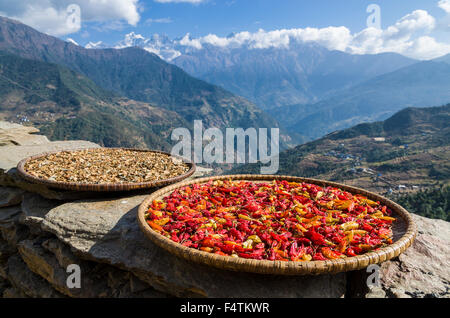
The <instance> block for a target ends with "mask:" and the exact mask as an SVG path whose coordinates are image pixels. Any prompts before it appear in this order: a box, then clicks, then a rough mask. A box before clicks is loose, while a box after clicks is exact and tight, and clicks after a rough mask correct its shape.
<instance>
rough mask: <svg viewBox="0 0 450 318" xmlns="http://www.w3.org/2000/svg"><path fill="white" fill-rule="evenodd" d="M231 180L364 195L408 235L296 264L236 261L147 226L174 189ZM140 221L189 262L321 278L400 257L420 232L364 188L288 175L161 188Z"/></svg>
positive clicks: (399, 209) (397, 210)
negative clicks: (158, 202) (153, 209)
mask: <svg viewBox="0 0 450 318" xmlns="http://www.w3.org/2000/svg"><path fill="white" fill-rule="evenodd" d="M230 179H231V180H247V181H272V180H274V179H275V180H287V181H294V182H307V183H313V184H317V185H321V186H334V187H339V188H340V189H343V190H345V191H348V192H351V193H352V194H362V195H365V196H366V197H368V198H369V199H371V200H374V199H375V200H376V201H380V202H381V203H382V204H384V205H387V206H388V207H389V208H390V209H391V210H392V211H393V212H394V213H395V214H397V216H398V217H401V218H402V219H403V221H404V222H405V224H406V232H405V233H404V234H403V235H402V236H401V237H400V238H399V239H398V240H397V241H395V242H394V243H393V244H391V245H389V246H387V247H383V248H380V249H379V250H377V251H370V252H368V253H365V254H362V255H358V256H353V257H347V258H343V259H334V260H325V261H304V262H294V261H270V260H254V259H245V258H234V257H230V256H222V255H217V254H212V253H208V252H204V251H200V250H197V249H194V248H189V247H185V246H182V245H181V244H178V243H176V242H174V241H172V240H171V239H169V238H167V237H165V236H163V235H161V234H160V233H158V232H156V231H154V230H153V229H152V228H151V227H150V226H149V225H148V224H147V222H146V220H145V213H146V211H147V210H148V207H149V205H150V204H151V202H153V200H155V199H159V198H161V197H162V196H165V195H167V194H169V193H170V192H172V191H173V190H175V189H178V188H180V187H183V186H186V185H192V184H198V183H205V182H208V181H210V180H230ZM137 219H138V223H139V226H140V228H141V230H142V231H143V232H144V234H145V235H146V236H147V237H148V238H149V239H150V240H151V241H152V242H153V243H155V244H156V245H158V246H159V247H161V248H163V249H165V250H167V251H168V252H170V253H172V254H175V255H176V256H178V257H181V258H184V259H186V260H188V261H193V262H196V263H200V264H203V265H208V266H212V267H215V268H219V269H224V270H231V271H239V272H251V273H258V274H272V275H318V274H331V273H338V272H345V271H352V270H359V269H363V268H366V267H367V266H368V265H370V264H378V263H381V262H384V261H386V260H389V259H392V258H394V257H397V256H398V255H400V254H401V253H402V252H404V251H405V250H406V249H407V248H408V247H409V246H410V245H411V244H412V243H413V241H414V239H415V237H416V233H417V228H416V225H415V223H414V221H413V220H412V217H411V215H410V214H409V213H408V211H406V209H404V208H403V207H401V206H400V205H399V204H397V203H395V202H393V201H391V200H389V199H387V198H385V197H383V196H381V195H378V194H375V193H373V192H370V191H367V190H364V189H361V188H357V187H352V186H348V185H345V184H340V183H336V182H331V181H325V180H319V179H312V178H302V177H294V176H285V175H251V174H250V175H249V174H242V175H224V176H214V177H204V178H199V179H194V180H189V181H182V182H178V183H176V184H172V185H170V186H167V187H164V188H162V189H159V190H157V191H155V192H153V193H152V194H151V195H150V196H148V197H147V198H146V199H145V200H144V201H143V202H142V203H141V205H140V206H139V209H138V212H137Z"/></svg>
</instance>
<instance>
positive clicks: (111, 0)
mask: <svg viewBox="0 0 450 318" xmlns="http://www.w3.org/2000/svg"><path fill="white" fill-rule="evenodd" d="M192 2H194V3H192ZM70 4H76V5H77V6H79V8H80V13H81V23H80V24H79V25H71V26H67V23H66V22H67V21H66V20H67V10H66V9H67V6H68V5H70ZM369 4H377V5H379V7H380V9H381V27H382V29H383V30H386V29H388V28H389V27H390V26H395V25H396V23H399V21H400V20H401V19H402V18H403V17H405V16H407V15H411V14H412V13H414V12H415V11H416V10H420V12H416V13H415V14H414V15H411V17H410V18H409V20H408V21H407V22H405V23H403V24H402V25H400V24H399V25H398V26H397V27H398V28H399V29H400V28H403V29H401V30H400V31H399V32H398V35H397V37H398V36H399V34H404V32H409V33H408V34H407V35H408V36H409V38H407V39H405V38H403V39H402V41H403V42H404V43H402V45H403V46H402V47H399V46H395V45H394V44H393V40H394V38H393V37H391V38H388V34H386V33H385V34H379V35H376V36H375V35H374V34H372V33H370V32H368V33H367V34H363V36H362V35H361V34H359V33H360V32H362V31H363V30H364V29H366V28H367V25H366V19H367V17H368V15H369V13H367V12H366V8H367V6H368V5H369ZM0 14H1V15H6V16H9V17H13V18H16V19H18V20H21V21H22V22H24V23H26V24H29V25H31V26H33V27H35V28H37V29H38V30H40V31H42V32H46V33H48V34H52V35H55V36H59V37H60V38H62V39H68V38H71V39H73V40H74V41H76V42H77V43H79V44H80V45H86V43H88V42H98V41H102V42H103V43H106V44H107V45H109V46H114V45H115V43H117V42H119V41H120V40H122V39H123V38H124V35H125V34H127V33H129V32H135V33H138V34H142V35H143V36H144V37H148V36H150V35H151V34H153V33H159V34H167V35H168V36H169V37H170V38H172V39H173V38H180V37H183V36H184V35H185V34H186V33H190V35H191V37H193V38H201V37H204V36H206V35H208V34H215V35H217V36H218V37H225V36H227V35H228V34H230V33H231V32H242V31H248V32H257V31H258V30H259V29H264V30H265V31H273V30H281V29H304V28H307V27H309V28H317V29H323V28H327V27H330V26H334V27H339V26H343V27H345V28H346V29H348V30H349V32H350V34H351V36H352V40H351V41H350V40H348V39H347V41H348V43H347V44H346V45H342V50H348V51H351V52H353V53H377V52H379V51H383V50H384V51H386V50H387V51H389V50H393V51H398V52H399V53H402V54H405V55H410V56H413V57H415V55H417V57H419V58H420V57H422V56H423V57H424V58H430V57H435V56H437V55H440V54H443V53H446V52H447V51H449V52H450V0H426V1H425V0H408V1H400V0H378V1H375V0H370V1H368V0H345V1H344V0H341V1H338V0H314V1H312V0H308V1H306V0H281V1H280V0H278V1H276V0H15V1H10V0H0ZM410 20H411V21H412V22H411V21H410ZM407 24H408V25H407ZM411 24H413V25H414V26H413V27H411ZM443 26H444V27H443ZM369 33H370V34H369ZM358 34H359V36H358ZM389 36H390V35H389ZM353 37H355V39H353ZM368 37H370V38H371V40H370V41H371V42H368ZM416 39H419V40H418V41H416ZM380 41H381V42H383V43H381V42H380ZM412 41H415V42H412ZM375 43H378V44H375ZM380 43H381V44H380ZM333 45H335V44H333ZM333 45H331V48H334V47H333ZM374 45H378V46H380V48H378V49H374V48H372V46H374ZM335 46H336V45H335ZM352 46H353V47H352ZM406 46H408V47H406ZM337 47H339V48H340V47H341V46H339V45H337ZM427 47H428V49H427ZM430 47H432V48H433V49H434V50H435V52H434V53H433V52H429V51H430V49H429V48H430ZM425 49H427V50H428V51H427V52H425V51H424V50H425Z"/></svg>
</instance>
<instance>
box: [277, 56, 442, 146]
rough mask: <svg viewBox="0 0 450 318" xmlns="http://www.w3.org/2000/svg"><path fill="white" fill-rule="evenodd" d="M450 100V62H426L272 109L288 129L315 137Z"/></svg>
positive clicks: (311, 137)
mask: <svg viewBox="0 0 450 318" xmlns="http://www.w3.org/2000/svg"><path fill="white" fill-rule="evenodd" d="M449 101H450V64H449V63H446V62H444V61H443V60H436V61H423V62H418V63H415V64H412V65H410V66H406V67H403V68H401V69H399V70H396V71H394V72H390V73H387V74H383V75H380V76H377V77H374V78H371V79H369V80H367V81H365V82H363V83H360V84H358V85H355V86H352V87H350V88H348V89H345V90H343V91H341V92H339V93H337V94H336V95H335V96H333V97H330V98H327V99H324V100H322V101H319V102H317V103H314V104H297V105H291V106H288V107H285V111H283V112H280V111H278V110H277V109H273V110H269V111H268V112H269V113H271V114H272V115H273V116H274V118H276V119H277V120H278V121H279V122H280V123H281V124H282V125H283V126H285V127H287V130H288V131H291V132H296V133H299V134H301V135H304V136H307V137H308V138H310V139H311V140H312V139H315V138H318V137H321V136H324V135H326V134H327V133H329V132H332V131H335V130H339V129H344V128H347V127H350V126H353V125H356V124H358V123H362V122H371V121H377V120H383V119H386V118H388V117H389V116H391V115H392V114H393V113H395V112H396V111H399V110H401V109H403V108H405V107H412V106H416V107H419V106H425V105H440V104H445V103H448V102H449Z"/></svg>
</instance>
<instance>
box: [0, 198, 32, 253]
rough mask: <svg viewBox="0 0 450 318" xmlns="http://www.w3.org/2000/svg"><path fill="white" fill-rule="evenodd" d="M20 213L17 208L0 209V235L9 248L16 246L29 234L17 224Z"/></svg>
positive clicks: (25, 228)
mask: <svg viewBox="0 0 450 318" xmlns="http://www.w3.org/2000/svg"><path fill="white" fill-rule="evenodd" d="M20 212H21V209H20V207H18V206H14V207H8V208H0V234H1V236H2V238H3V239H4V240H5V241H7V242H8V244H10V245H11V246H16V245H17V243H18V242H19V241H21V240H23V239H25V238H26V237H27V236H28V234H29V230H28V228H27V227H26V226H23V225H21V224H19V223H18V220H19V217H20Z"/></svg>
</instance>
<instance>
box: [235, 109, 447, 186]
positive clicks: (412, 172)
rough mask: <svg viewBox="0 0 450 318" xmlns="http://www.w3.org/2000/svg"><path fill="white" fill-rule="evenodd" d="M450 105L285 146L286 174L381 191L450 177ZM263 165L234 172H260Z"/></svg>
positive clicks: (282, 171)
mask: <svg viewBox="0 0 450 318" xmlns="http://www.w3.org/2000/svg"><path fill="white" fill-rule="evenodd" d="M449 123H450V104H447V105H445V106H439V107H427V108H414V107H409V108H406V109H403V110H401V111H399V112H397V113H395V114H394V115H393V116H391V117H389V118H388V119H386V120H384V121H378V122H374V123H363V124H359V125H356V126H354V127H351V128H347V129H344V130H340V131H336V132H333V133H330V134H328V135H327V136H325V137H322V138H319V139H317V140H315V141H311V142H308V143H305V144H303V145H299V146H297V147H295V148H292V149H288V150H285V151H283V152H281V153H280V156H279V165H280V168H279V171H278V174H280V175H294V176H303V177H314V178H318V179H323V180H332V181H338V182H343V183H345V184H349V185H353V186H357V187H361V188H365V189H368V190H371V191H375V192H378V193H388V194H389V193H390V192H391V191H393V192H399V191H400V192H405V191H406V192H408V191H416V190H417V189H426V188H433V187H436V186H439V185H445V184H447V185H448V184H449V182H450V165H449V163H450V125H449ZM259 169H260V164H259V163H258V164H246V165H241V166H238V167H235V168H234V169H232V170H231V171H230V172H228V173H231V174H234V173H258V171H259Z"/></svg>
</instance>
